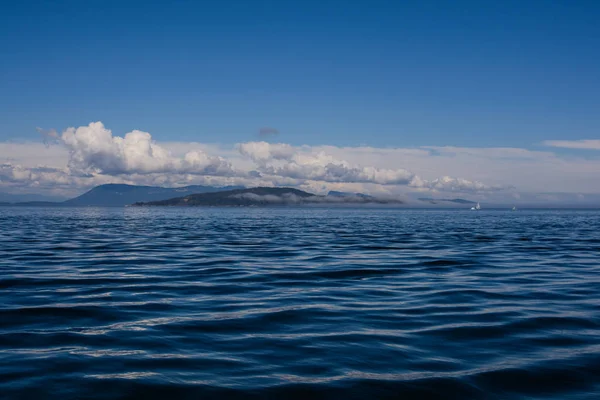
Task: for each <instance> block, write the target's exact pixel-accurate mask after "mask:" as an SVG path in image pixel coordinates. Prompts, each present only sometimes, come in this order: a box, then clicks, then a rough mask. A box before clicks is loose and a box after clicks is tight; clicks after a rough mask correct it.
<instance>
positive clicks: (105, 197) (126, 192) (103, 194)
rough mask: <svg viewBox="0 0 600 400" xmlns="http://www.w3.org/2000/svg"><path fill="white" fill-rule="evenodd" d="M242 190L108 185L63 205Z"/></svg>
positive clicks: (114, 203) (123, 202)
mask: <svg viewBox="0 0 600 400" xmlns="http://www.w3.org/2000/svg"><path fill="white" fill-rule="evenodd" d="M241 188H242V186H226V187H220V188H219V187H213V186H200V185H194V186H185V187H180V188H163V187H156V186H134V185H122V184H107V185H100V186H96V187H95V188H93V189H91V190H90V191H88V192H86V193H84V194H82V195H81V196H78V197H75V198H74V199H71V200H67V201H65V202H63V203H62V205H65V206H100V207H119V206H120V207H123V206H126V205H129V204H133V203H137V202H152V201H159V200H165V199H170V198H173V197H180V196H186V195H189V194H194V193H209V192H217V191H223V190H232V189H241Z"/></svg>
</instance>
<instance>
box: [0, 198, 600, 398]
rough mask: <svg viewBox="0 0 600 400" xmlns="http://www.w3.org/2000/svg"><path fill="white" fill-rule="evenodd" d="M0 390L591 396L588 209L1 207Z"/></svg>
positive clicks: (594, 308) (593, 328) (598, 296)
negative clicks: (513, 210) (514, 210)
mask: <svg viewBox="0 0 600 400" xmlns="http://www.w3.org/2000/svg"><path fill="white" fill-rule="evenodd" d="M0 273H1V274H0V398H2V399H44V398H49V399H83V398H85V399H114V398H143V399H153V398H160V399H164V398H166V399H169V398H171V399H179V398H184V399H188V398H189V399H199V398H202V399H205V398H219V399H227V398H244V399H245V398H252V399H254V398H256V399H262V398H269V399H295V398H298V399H320V398H323V399H379V398H382V399H384V398H402V399H412V398H415V399H598V398H600V211H593V210H579V211H577V210H519V211H516V212H511V211H510V210H481V211H469V210H409V209H390V208H329V209H328V208H283V207H282V208H276V207H273V208H135V207H130V208H26V207H22V208H19V207H0Z"/></svg>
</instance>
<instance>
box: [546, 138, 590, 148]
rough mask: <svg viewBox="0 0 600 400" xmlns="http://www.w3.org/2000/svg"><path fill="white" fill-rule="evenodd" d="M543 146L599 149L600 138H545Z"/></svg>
mask: <svg viewBox="0 0 600 400" xmlns="http://www.w3.org/2000/svg"><path fill="white" fill-rule="evenodd" d="M543 143H544V145H545V146H550V147H562V148H565V149H582V150H600V140H597V139H588V140H546V141H545V142H543Z"/></svg>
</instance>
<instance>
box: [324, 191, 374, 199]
mask: <svg viewBox="0 0 600 400" xmlns="http://www.w3.org/2000/svg"><path fill="white" fill-rule="evenodd" d="M327 196H331V197H343V198H348V197H359V198H362V199H375V197H373V196H369V195H368V194H364V193H350V192H338V191H336V190H330V191H329V193H327Z"/></svg>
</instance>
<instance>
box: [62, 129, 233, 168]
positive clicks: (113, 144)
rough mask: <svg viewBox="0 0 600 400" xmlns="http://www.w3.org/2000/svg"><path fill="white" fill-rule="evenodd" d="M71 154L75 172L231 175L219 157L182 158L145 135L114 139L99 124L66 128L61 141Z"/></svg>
mask: <svg viewBox="0 0 600 400" xmlns="http://www.w3.org/2000/svg"><path fill="white" fill-rule="evenodd" d="M60 139H61V141H62V143H63V144H64V145H65V146H66V148H67V149H68V150H69V152H70V160H69V167H70V168H71V169H73V170H76V171H86V172H91V171H94V172H98V173H102V174H108V175H119V174H131V173H137V174H151V173H188V174H198V175H224V176H226V175H234V174H235V172H234V171H233V169H232V168H231V165H230V164H229V163H228V162H227V161H226V160H224V159H223V158H221V157H218V156H209V155H208V154H206V153H204V152H202V151H198V150H196V151H190V152H188V153H186V154H185V155H184V156H183V158H180V157H173V156H172V155H171V154H170V152H169V151H168V150H166V149H165V148H164V147H161V146H159V145H158V144H156V143H155V142H153V141H152V136H151V135H150V134H149V133H147V132H142V131H138V130H134V131H132V132H129V133H127V134H126V135H125V137H118V136H113V135H112V132H111V131H110V130H109V129H106V128H105V127H104V125H103V124H102V122H93V123H91V124H89V125H88V126H81V127H79V128H69V129H67V130H66V131H64V132H63V133H62V135H61V137H60Z"/></svg>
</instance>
